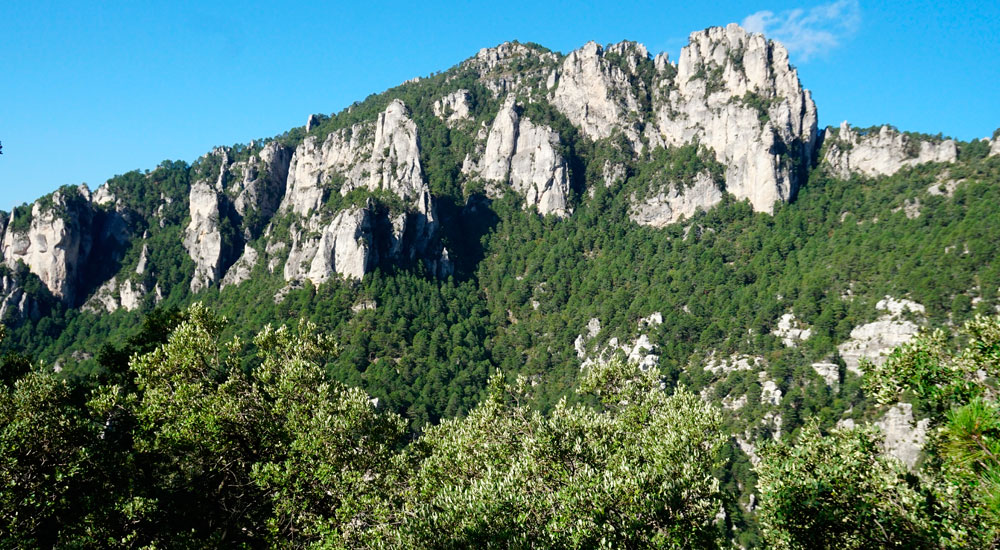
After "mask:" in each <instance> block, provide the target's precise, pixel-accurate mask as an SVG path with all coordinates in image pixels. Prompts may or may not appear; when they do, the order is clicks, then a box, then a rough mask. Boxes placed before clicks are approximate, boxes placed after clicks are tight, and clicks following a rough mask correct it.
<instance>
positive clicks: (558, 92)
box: [550, 42, 650, 150]
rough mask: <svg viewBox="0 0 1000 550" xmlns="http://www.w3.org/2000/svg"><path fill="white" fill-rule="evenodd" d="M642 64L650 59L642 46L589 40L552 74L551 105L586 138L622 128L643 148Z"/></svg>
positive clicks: (647, 62)
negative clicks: (602, 45)
mask: <svg viewBox="0 0 1000 550" xmlns="http://www.w3.org/2000/svg"><path fill="white" fill-rule="evenodd" d="M612 60H614V61H612ZM643 64H650V59H649V52H647V51H646V48H645V47H644V46H643V45H642V44H636V43H635V42H621V43H618V44H614V45H611V46H608V48H607V50H605V49H604V48H602V47H601V46H599V45H598V44H597V43H596V42H588V43H587V44H586V45H584V46H583V47H582V48H580V49H579V50H576V51H574V52H571V53H570V54H569V55H567V56H566V58H565V59H564V60H563V62H562V64H561V65H560V66H559V70H558V71H556V72H554V73H553V77H552V80H551V81H550V82H551V83H552V86H555V90H553V91H552V92H551V94H550V99H551V101H552V105H554V106H555V107H556V108H557V109H559V111H560V112H562V113H563V114H564V115H566V118H568V119H569V120H570V121H571V122H572V123H573V124H574V125H576V126H577V127H579V128H580V129H581V130H582V131H583V133H584V135H586V136H587V137H589V138H591V139H594V140H598V139H603V138H606V137H609V136H611V135H612V134H613V133H614V132H615V131H616V130H618V131H621V132H623V133H624V135H625V136H626V138H627V139H628V140H629V142H630V143H631V144H632V146H633V148H634V149H636V150H641V149H642V142H641V141H640V140H639V120H640V103H639V97H640V96H641V95H645V94H646V93H647V90H646V89H645V88H646V84H645V82H643V81H642V79H641V78H639V71H640V67H641V66H642V65H643ZM550 87H551V86H550Z"/></svg>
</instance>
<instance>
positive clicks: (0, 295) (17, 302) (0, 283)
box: [0, 272, 41, 321]
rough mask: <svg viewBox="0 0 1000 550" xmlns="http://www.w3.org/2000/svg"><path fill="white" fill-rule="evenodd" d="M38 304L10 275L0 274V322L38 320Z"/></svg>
mask: <svg viewBox="0 0 1000 550" xmlns="http://www.w3.org/2000/svg"><path fill="white" fill-rule="evenodd" d="M40 316H41V310H40V308H39V307H38V302H37V301H35V300H34V299H33V298H32V297H31V296H29V295H28V294H27V293H26V292H25V291H24V287H23V286H22V285H21V282H20V281H19V280H18V278H17V277H14V276H13V274H12V273H10V272H7V273H0V320H2V321H7V320H13V321H20V320H22V319H38V318H39V317H40Z"/></svg>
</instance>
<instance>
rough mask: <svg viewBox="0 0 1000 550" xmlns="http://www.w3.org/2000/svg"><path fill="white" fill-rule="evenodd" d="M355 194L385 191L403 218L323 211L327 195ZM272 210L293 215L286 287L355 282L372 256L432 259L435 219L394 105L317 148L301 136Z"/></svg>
mask: <svg viewBox="0 0 1000 550" xmlns="http://www.w3.org/2000/svg"><path fill="white" fill-rule="evenodd" d="M355 189H367V190H369V191H387V192H389V193H391V194H393V195H395V196H396V197H398V198H399V199H400V202H401V204H402V205H403V207H404V209H405V211H404V212H395V213H393V214H391V216H390V217H391V219H386V220H382V221H379V220H376V219H375V214H374V212H373V210H372V208H370V207H368V206H366V207H364V208H361V207H352V208H349V209H347V210H343V211H341V212H339V213H338V212H329V211H327V210H326V209H325V208H324V207H323V202H324V200H325V199H327V198H328V197H329V196H330V194H331V193H340V194H341V195H347V194H348V193H350V192H351V191H352V190H355ZM279 211H280V212H286V213H291V214H293V215H295V216H296V219H295V221H294V222H293V224H292V226H291V229H290V237H291V239H290V240H291V243H290V244H291V246H290V250H289V253H288V259H287V261H286V263H285V267H284V270H283V273H284V277H285V279H286V280H288V281H300V280H304V279H309V280H311V281H313V282H314V283H316V284H319V283H321V282H323V281H325V280H326V279H328V278H329V277H330V276H331V275H333V274H340V275H343V276H345V277H348V278H361V276H362V275H363V274H364V273H366V272H367V271H368V270H370V269H371V268H372V267H373V266H374V263H375V261H376V259H377V258H379V255H378V251H379V250H383V251H384V252H385V254H386V255H387V257H388V258H390V259H413V258H416V257H426V258H429V259H434V258H436V256H438V255H440V251H435V250H432V248H433V243H434V239H435V236H436V233H437V224H438V222H437V213H436V209H435V205H434V200H433V198H432V197H431V193H430V188H429V187H428V185H427V183H426V182H425V181H424V176H423V168H422V166H421V164H420V142H419V138H418V135H417V126H416V124H415V123H414V122H413V120H412V119H411V118H410V116H409V112H408V109H407V107H406V105H405V104H403V102H402V101H400V100H398V99H397V100H393V101H392V102H390V103H389V105H388V106H387V107H386V109H385V111H383V112H381V113H379V115H378V117H377V119H376V120H374V121H372V122H369V123H359V124H355V125H354V126H353V127H351V128H349V129H342V130H339V131H337V132H333V133H331V134H329V135H328V136H327V137H326V139H325V140H324V141H323V142H322V143H320V142H319V140H318V139H317V138H315V137H309V138H307V139H306V140H305V141H304V142H303V143H302V144H301V145H299V147H298V148H297V149H296V150H295V153H294V154H293V155H292V158H291V162H290V166H289V170H288V185H287V191H286V193H285V196H284V199H283V200H282V203H281V206H280V207H279ZM331 218H332V219H331ZM378 223H381V224H382V225H383V226H385V227H386V228H387V231H386V236H385V238H379V237H377V236H376V234H375V232H374V228H375V225H376V224H378ZM381 234H382V233H379V235H381ZM348 235H351V237H348ZM350 243H354V244H350Z"/></svg>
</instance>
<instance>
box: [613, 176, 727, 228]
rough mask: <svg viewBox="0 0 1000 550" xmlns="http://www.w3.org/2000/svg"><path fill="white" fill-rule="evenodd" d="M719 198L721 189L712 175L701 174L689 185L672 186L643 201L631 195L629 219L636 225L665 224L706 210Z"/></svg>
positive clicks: (659, 225)
mask: <svg viewBox="0 0 1000 550" xmlns="http://www.w3.org/2000/svg"><path fill="white" fill-rule="evenodd" d="M721 200H722V190H721V189H719V186H718V185H716V183H715V180H714V179H713V178H712V176H711V174H705V173H701V174H698V176H697V177H695V180H694V184H693V185H692V186H691V187H684V186H681V185H674V186H672V187H671V188H670V189H669V190H667V191H661V192H659V193H656V194H655V195H653V196H651V197H648V198H646V199H644V200H639V198H637V197H634V196H633V197H632V199H631V202H632V209H631V211H630V212H629V219H631V220H632V221H634V222H635V223H637V224H639V225H648V226H651V227H665V226H667V225H670V224H672V223H675V222H677V221H680V220H681V219H682V218H690V217H691V216H693V215H694V213H695V212H697V211H698V210H699V209H702V210H707V209H709V208H711V207H713V206H715V205H716V204H718V203H719V201H721Z"/></svg>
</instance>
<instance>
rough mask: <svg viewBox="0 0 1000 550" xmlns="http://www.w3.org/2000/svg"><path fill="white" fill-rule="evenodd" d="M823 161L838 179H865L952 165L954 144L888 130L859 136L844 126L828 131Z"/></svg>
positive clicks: (844, 124)
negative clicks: (857, 176) (938, 164)
mask: <svg viewBox="0 0 1000 550" xmlns="http://www.w3.org/2000/svg"><path fill="white" fill-rule="evenodd" d="M826 133H827V135H826V137H825V141H826V143H827V147H826V154H825V155H823V161H824V162H826V164H827V165H828V166H829V167H830V170H831V171H832V172H833V173H834V174H836V175H837V176H839V177H842V178H849V177H851V174H860V175H863V176H868V177H876V176H891V175H892V174H895V173H896V172H897V171H899V169H900V168H903V167H908V166H916V165H918V164H924V163H927V162H955V159H957V158H958V148H957V146H956V145H955V142H954V141H952V140H950V139H946V140H929V139H920V138H919V137H915V136H911V135H907V134H904V133H902V132H900V131H898V130H896V129H894V128H891V127H889V126H882V127H880V128H879V129H878V130H870V131H866V132H859V131H857V130H854V129H853V128H851V127H850V125H848V124H847V122H843V123H841V125H840V128H838V129H828V130H827V132H826Z"/></svg>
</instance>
